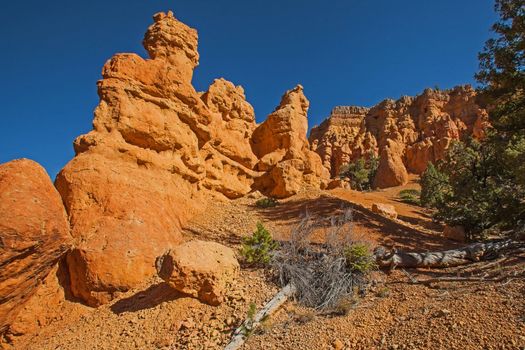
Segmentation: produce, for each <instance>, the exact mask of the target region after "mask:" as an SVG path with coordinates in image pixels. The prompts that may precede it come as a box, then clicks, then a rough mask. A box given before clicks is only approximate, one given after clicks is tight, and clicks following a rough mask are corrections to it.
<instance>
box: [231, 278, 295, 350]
mask: <svg viewBox="0 0 525 350" xmlns="http://www.w3.org/2000/svg"><path fill="white" fill-rule="evenodd" d="M293 293H295V287H294V286H292V285H290V284H288V285H286V286H285V287H284V288H283V289H281V291H280V292H279V293H277V294H276V295H275V296H274V297H273V298H272V300H270V301H269V302H268V303H267V304H266V305H265V306H264V307H263V308H262V309H261V311H259V312H258V313H257V314H256V315H255V317H254V318H253V319H247V320H246V321H244V323H243V324H242V325H241V326H240V327H239V328H237V329H236V330H235V332H233V338H232V340H231V341H230V342H229V343H228V345H226V347H225V348H224V350H236V349H239V348H240V347H241V346H242V345H243V344H244V342H245V340H246V338H247V337H248V335H249V334H250V333H251V332H253V331H254V330H255V328H257V327H258V326H259V324H260V323H261V322H262V320H263V319H265V318H266V317H268V316H270V315H271V314H273V313H274V312H275V311H277V310H278V309H279V308H280V307H281V305H283V304H284V302H285V301H286V300H288V298H289V297H290V296H292V295H293Z"/></svg>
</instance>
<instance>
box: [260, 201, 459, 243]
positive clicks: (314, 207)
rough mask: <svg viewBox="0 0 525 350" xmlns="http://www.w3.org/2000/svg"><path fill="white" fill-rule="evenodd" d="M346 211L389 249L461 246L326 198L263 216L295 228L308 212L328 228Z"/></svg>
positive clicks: (289, 205)
mask: <svg viewBox="0 0 525 350" xmlns="http://www.w3.org/2000/svg"><path fill="white" fill-rule="evenodd" d="M347 208H349V209H352V214H353V222H354V224H356V226H361V227H363V228H366V229H369V230H373V231H375V232H377V233H379V238H378V239H377V241H378V242H377V243H378V244H380V245H383V246H385V247H388V248H390V247H393V246H395V247H397V248H401V249H403V250H407V251H410V250H415V251H425V250H443V249H450V248H454V247H457V246H459V245H460V244H458V243H455V242H452V241H449V240H447V239H444V238H443V237H440V236H437V235H432V234H429V233H425V232H421V231H419V230H417V229H415V228H411V227H408V226H405V225H403V224H402V223H399V222H397V221H394V220H391V219H388V218H385V217H383V216H381V215H379V214H377V213H374V212H372V210H370V209H367V208H365V207H363V206H361V205H358V204H355V203H352V202H349V201H346V200H343V199H340V198H336V197H332V196H327V195H323V196H321V197H319V198H315V199H300V200H292V201H288V202H282V203H280V204H279V205H278V206H276V207H273V208H267V209H264V210H261V215H263V216H264V217H265V218H266V219H268V220H287V221H289V222H290V224H291V225H294V224H297V223H298V222H299V221H300V220H301V218H302V217H304V215H305V213H306V212H308V214H309V215H310V216H312V217H314V218H320V219H321V220H322V222H323V225H329V224H330V220H329V218H330V217H332V216H334V215H338V214H340V213H342V212H343V211H344V210H345V209H347Z"/></svg>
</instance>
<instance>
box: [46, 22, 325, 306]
mask: <svg viewBox="0 0 525 350" xmlns="http://www.w3.org/2000/svg"><path fill="white" fill-rule="evenodd" d="M143 44H144V47H145V48H146V50H147V52H148V54H149V57H150V58H149V59H143V58H142V57H140V56H138V55H136V54H117V55H115V56H114V57H112V58H111V59H110V60H109V61H108V62H107V63H106V64H105V65H104V68H103V71H102V76H103V79H102V80H101V81H99V82H98V93H99V96H100V104H99V105H98V107H97V108H96V110H95V118H94V122H93V130H92V131H91V132H89V133H88V134H86V135H82V136H80V137H78V138H77V139H76V140H75V142H74V147H75V152H76V156H75V158H74V159H73V160H72V161H71V162H69V163H68V164H67V165H66V167H65V168H64V169H63V170H62V171H61V172H60V173H59V175H58V176H57V179H56V182H55V184H56V186H57V188H58V190H59V192H60V193H61V195H62V197H63V199H64V203H65V205H66V209H67V211H68V214H69V217H70V220H71V226H72V235H73V237H74V238H75V247H74V249H73V250H72V251H71V252H70V253H69V254H68V257H67V262H68V266H69V272H70V275H71V288H72V292H73V294H74V295H75V296H77V297H80V298H82V299H83V300H85V301H86V302H87V303H88V304H90V305H100V304H103V303H105V302H107V301H109V300H110V299H111V298H112V297H113V296H114V295H115V294H116V293H119V292H120V291H125V290H128V289H129V288H131V287H133V286H136V285H137V284H139V283H140V282H142V281H143V280H144V279H145V278H147V277H148V276H150V275H152V274H154V272H155V267H154V261H155V258H156V257H157V256H159V255H161V254H162V253H163V252H164V251H166V250H168V249H172V248H174V247H175V246H177V245H178V244H180V243H181V242H182V240H183V239H182V236H181V227H182V225H183V223H184V222H185V221H186V220H187V219H188V218H189V217H191V216H192V215H193V213H195V212H196V211H198V210H202V208H203V205H204V203H205V201H206V200H207V198H208V197H209V196H225V197H227V198H236V197H240V196H243V195H245V194H247V193H248V192H250V191H254V190H258V189H259V190H261V192H264V193H265V194H270V195H274V196H279V197H285V196H289V195H291V194H293V193H295V192H297V191H298V190H299V188H300V187H302V186H304V185H305V184H306V185H313V186H317V187H320V186H321V185H322V183H323V181H325V179H327V178H328V172H327V171H326V169H324V167H323V166H322V165H321V160H320V158H319V156H318V155H317V154H316V153H314V152H312V151H310V147H309V144H308V140H307V139H306V131H307V119H306V111H307V109H308V101H307V100H306V98H305V97H304V94H303V92H302V88H301V87H297V88H296V89H294V90H292V91H289V92H288V93H287V94H286V95H285V96H284V97H283V101H282V102H281V105H280V106H279V107H278V109H276V111H275V112H274V113H272V114H271V115H270V116H269V118H268V120H267V121H266V122H264V123H262V125H260V126H259V127H257V125H256V122H255V116H254V111H253V108H252V106H251V105H250V104H249V103H248V102H247V101H246V99H245V95H244V91H243V89H242V87H240V86H235V85H234V84H232V83H230V82H228V81H226V80H224V79H217V80H215V81H214V82H213V83H212V84H211V86H210V87H209V89H208V91H206V92H203V93H199V92H197V91H195V89H194V88H193V86H192V84H191V79H192V75H193V70H194V68H195V67H196V66H197V64H198V61H199V54H198V52H197V32H196V30H194V29H192V28H190V27H188V26H186V25H185V24H183V23H181V22H179V21H178V20H176V19H175V18H174V16H173V14H172V13H171V12H168V13H167V14H165V13H159V14H156V15H155V16H154V24H153V25H151V26H150V27H149V28H148V31H147V32H146V34H145V37H144V41H143ZM252 147H253V148H252ZM261 158H262V159H261Z"/></svg>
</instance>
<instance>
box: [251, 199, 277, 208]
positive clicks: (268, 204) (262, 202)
mask: <svg viewBox="0 0 525 350" xmlns="http://www.w3.org/2000/svg"><path fill="white" fill-rule="evenodd" d="M277 204H279V202H278V201H277V199H275V198H271V197H264V198H261V199H259V200H258V201H257V202H255V205H256V206H257V207H259V208H272V207H275V206H276V205H277Z"/></svg>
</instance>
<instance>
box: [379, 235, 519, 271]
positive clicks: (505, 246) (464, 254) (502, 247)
mask: <svg viewBox="0 0 525 350" xmlns="http://www.w3.org/2000/svg"><path fill="white" fill-rule="evenodd" d="M524 246H525V242H516V241H512V240H504V241H496V242H488V243H474V244H471V245H468V246H466V247H463V248H458V249H452V250H444V251H438V252H425V253H416V252H403V251H398V250H395V249H394V250H392V251H390V252H388V251H386V250H385V249H384V248H382V247H380V248H378V249H376V251H375V257H376V260H377V263H378V265H379V266H381V267H390V268H392V269H394V268H396V267H407V268H419V267H434V268H436V267H450V266H460V265H466V264H470V263H473V262H477V261H482V260H492V259H495V258H497V257H498V256H500V255H501V254H503V253H505V252H508V251H510V250H513V249H517V248H522V247H524Z"/></svg>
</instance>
